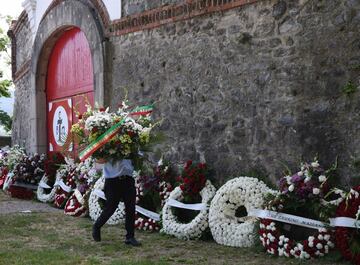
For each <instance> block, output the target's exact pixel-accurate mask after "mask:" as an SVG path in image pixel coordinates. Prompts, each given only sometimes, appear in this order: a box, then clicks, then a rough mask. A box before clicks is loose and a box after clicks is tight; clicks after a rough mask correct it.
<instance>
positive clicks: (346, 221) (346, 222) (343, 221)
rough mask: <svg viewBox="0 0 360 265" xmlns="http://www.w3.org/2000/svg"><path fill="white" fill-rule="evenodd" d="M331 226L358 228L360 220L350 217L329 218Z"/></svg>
mask: <svg viewBox="0 0 360 265" xmlns="http://www.w3.org/2000/svg"><path fill="white" fill-rule="evenodd" d="M330 225H331V226H342V227H350V228H360V220H356V219H354V218H350V217H336V218H331V219H330Z"/></svg>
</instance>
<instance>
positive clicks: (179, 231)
mask: <svg viewBox="0 0 360 265" xmlns="http://www.w3.org/2000/svg"><path fill="white" fill-rule="evenodd" d="M215 192H216V189H215V187H214V186H213V185H212V184H211V182H210V181H209V180H207V181H206V184H205V187H204V188H203V189H202V190H201V191H200V196H201V199H202V203H203V204H206V205H209V204H210V201H211V199H212V198H213V197H214V195H215ZM171 199H174V200H182V199H183V195H182V190H181V189H180V187H176V188H175V189H174V190H173V191H172V192H171V193H170V196H169V200H171ZM169 200H168V201H167V202H166V203H165V205H164V207H163V210H162V224H163V228H162V230H161V231H162V232H164V233H166V234H169V235H173V236H175V237H177V238H180V239H185V240H188V239H197V238H200V237H201V235H202V233H203V232H204V231H205V229H206V228H207V227H208V226H209V223H208V217H209V209H208V207H205V209H202V210H201V211H199V213H198V215H197V216H196V217H195V218H194V219H193V220H192V221H191V222H190V223H187V224H183V223H179V222H178V220H177V217H176V216H175V215H174V214H173V213H172V210H171V208H172V206H170V205H169V204H168V202H169Z"/></svg>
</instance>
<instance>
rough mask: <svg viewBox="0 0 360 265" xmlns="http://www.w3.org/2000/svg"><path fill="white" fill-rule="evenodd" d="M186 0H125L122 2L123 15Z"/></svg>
mask: <svg viewBox="0 0 360 265" xmlns="http://www.w3.org/2000/svg"><path fill="white" fill-rule="evenodd" d="M184 2H185V0H123V1H122V2H121V5H122V8H121V10H122V16H123V17H124V16H128V15H133V14H137V13H141V12H143V11H145V10H149V9H153V8H156V7H159V6H162V5H167V4H178V3H184Z"/></svg>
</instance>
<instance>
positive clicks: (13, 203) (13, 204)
mask: <svg viewBox="0 0 360 265" xmlns="http://www.w3.org/2000/svg"><path fill="white" fill-rule="evenodd" d="M59 211H61V210H60V209H57V208H54V207H52V206H50V205H49V204H46V203H41V202H37V201H34V200H30V201H25V200H19V199H15V198H11V197H10V196H8V195H6V194H5V193H4V192H2V191H0V214H8V213H21V212H22V213H30V212H59Z"/></svg>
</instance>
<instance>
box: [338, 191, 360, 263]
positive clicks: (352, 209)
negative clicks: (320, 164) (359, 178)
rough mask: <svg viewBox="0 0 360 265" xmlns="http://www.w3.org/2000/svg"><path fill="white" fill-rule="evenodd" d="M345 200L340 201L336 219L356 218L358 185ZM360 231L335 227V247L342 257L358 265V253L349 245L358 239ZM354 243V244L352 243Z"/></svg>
mask: <svg viewBox="0 0 360 265" xmlns="http://www.w3.org/2000/svg"><path fill="white" fill-rule="evenodd" d="M352 190H353V191H352V192H350V195H351V196H349V197H348V199H347V200H344V201H342V202H341V203H340V204H339V206H338V208H337V210H336V217H349V218H354V219H355V218H356V217H357V216H356V215H357V213H358V211H359V208H360V196H359V193H360V185H359V186H357V187H355V188H353V189H352ZM356 193H357V194H356ZM359 233H360V229H355V228H350V227H337V228H336V231H335V237H336V246H337V247H338V249H339V250H340V252H341V254H342V255H343V257H344V258H345V259H347V260H349V261H351V262H353V263H354V264H357V265H360V253H359V252H357V253H354V252H353V250H352V249H351V244H352V242H354V241H353V240H355V241H356V237H357V238H359ZM354 238H355V239H354ZM354 243H356V242H354Z"/></svg>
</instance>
